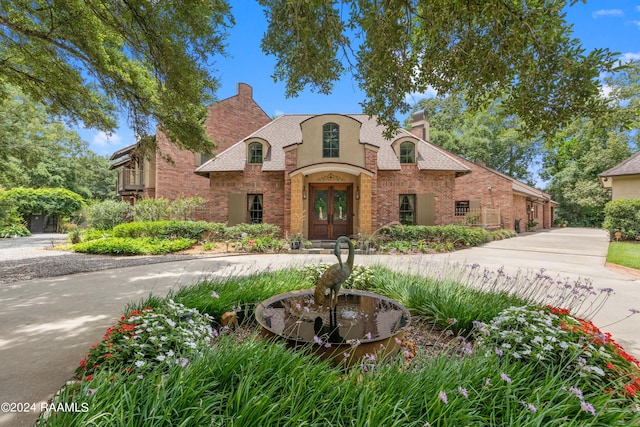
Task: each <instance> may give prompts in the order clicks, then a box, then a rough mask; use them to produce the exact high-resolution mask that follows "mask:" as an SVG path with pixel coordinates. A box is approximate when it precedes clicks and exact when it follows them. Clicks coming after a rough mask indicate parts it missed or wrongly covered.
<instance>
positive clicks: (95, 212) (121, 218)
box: [85, 200, 133, 230]
mask: <svg viewBox="0 0 640 427" xmlns="http://www.w3.org/2000/svg"><path fill="white" fill-rule="evenodd" d="M85 212H86V217H87V221H88V222H89V224H90V225H91V227H93V228H95V229H97V230H110V229H112V228H113V227H115V226H116V225H118V224H122V223H125V222H127V221H129V220H130V219H131V216H132V214H133V208H132V207H131V205H130V204H129V203H127V202H122V201H116V200H105V201H102V202H98V203H93V204H91V205H89V206H88V207H87V209H86V210H85Z"/></svg>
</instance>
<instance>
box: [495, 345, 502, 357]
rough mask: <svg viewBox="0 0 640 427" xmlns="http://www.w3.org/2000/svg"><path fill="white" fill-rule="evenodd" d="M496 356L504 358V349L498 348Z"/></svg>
mask: <svg viewBox="0 0 640 427" xmlns="http://www.w3.org/2000/svg"><path fill="white" fill-rule="evenodd" d="M496 354H497V355H498V356H502V355H504V351H502V349H501V348H500V347H496Z"/></svg>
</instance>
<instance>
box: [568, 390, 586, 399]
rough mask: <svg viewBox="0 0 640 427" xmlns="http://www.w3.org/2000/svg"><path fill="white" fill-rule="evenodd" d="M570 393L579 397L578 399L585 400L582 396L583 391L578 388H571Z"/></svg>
mask: <svg viewBox="0 0 640 427" xmlns="http://www.w3.org/2000/svg"><path fill="white" fill-rule="evenodd" d="M569 391H570V392H571V393H573V394H575V395H576V396H578V399H580V400H583V399H584V397H583V395H582V390H580V389H579V388H578V387H569Z"/></svg>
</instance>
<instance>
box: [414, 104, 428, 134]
mask: <svg viewBox="0 0 640 427" xmlns="http://www.w3.org/2000/svg"><path fill="white" fill-rule="evenodd" d="M411 133H412V134H414V135H415V136H417V137H418V138H420V139H423V140H425V141H429V119H428V118H427V114H426V112H425V111H419V112H417V113H413V123H412V124H411Z"/></svg>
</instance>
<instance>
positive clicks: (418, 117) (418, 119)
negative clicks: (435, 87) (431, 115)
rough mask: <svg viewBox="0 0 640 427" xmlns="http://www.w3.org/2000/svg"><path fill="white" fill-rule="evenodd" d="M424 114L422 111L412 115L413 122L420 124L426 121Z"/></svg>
mask: <svg viewBox="0 0 640 427" xmlns="http://www.w3.org/2000/svg"><path fill="white" fill-rule="evenodd" d="M426 116H427V115H426V113H425V111H424V110H422V111H418V112H415V113H413V122H414V123H415V122H421V121H424V120H425V119H426Z"/></svg>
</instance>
